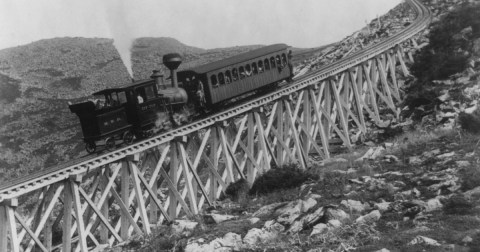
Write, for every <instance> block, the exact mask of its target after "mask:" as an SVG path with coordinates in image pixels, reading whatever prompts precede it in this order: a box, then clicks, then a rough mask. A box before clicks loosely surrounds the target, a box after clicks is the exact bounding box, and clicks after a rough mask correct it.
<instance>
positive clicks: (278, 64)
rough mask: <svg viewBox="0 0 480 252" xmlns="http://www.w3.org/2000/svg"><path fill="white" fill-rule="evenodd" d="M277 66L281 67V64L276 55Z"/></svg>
mask: <svg viewBox="0 0 480 252" xmlns="http://www.w3.org/2000/svg"><path fill="white" fill-rule="evenodd" d="M276 59H277V66H278V67H280V66H281V65H282V62H281V61H280V56H278V55H277V57H276Z"/></svg>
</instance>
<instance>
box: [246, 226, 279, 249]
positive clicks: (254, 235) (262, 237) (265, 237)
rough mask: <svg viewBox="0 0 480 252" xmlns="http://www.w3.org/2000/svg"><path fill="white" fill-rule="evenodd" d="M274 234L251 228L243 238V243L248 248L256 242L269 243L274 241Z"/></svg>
mask: <svg viewBox="0 0 480 252" xmlns="http://www.w3.org/2000/svg"><path fill="white" fill-rule="evenodd" d="M275 237H276V234H275V233H274V232H269V231H266V230H263V229H258V228H252V229H250V230H249V231H248V233H247V234H246V235H245V237H243V243H245V244H246V245H250V246H255V244H256V243H258V242H269V241H271V240H273V239H275Z"/></svg>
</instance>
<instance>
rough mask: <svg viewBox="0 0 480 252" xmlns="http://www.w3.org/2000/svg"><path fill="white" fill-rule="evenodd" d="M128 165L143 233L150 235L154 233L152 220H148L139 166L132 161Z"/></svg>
mask: <svg viewBox="0 0 480 252" xmlns="http://www.w3.org/2000/svg"><path fill="white" fill-rule="evenodd" d="M128 164H129V165H128V166H129V167H130V174H131V176H132V180H133V189H134V190H135V196H136V199H137V208H138V211H139V213H140V218H142V221H143V231H144V232H145V234H147V235H149V234H151V232H152V231H151V229H150V220H149V219H148V215H147V209H146V205H145V200H144V199H143V191H142V189H141V188H140V180H139V178H138V168H137V165H136V164H135V163H134V162H132V161H128Z"/></svg>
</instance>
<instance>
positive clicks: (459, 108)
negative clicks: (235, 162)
mask: <svg viewBox="0 0 480 252" xmlns="http://www.w3.org/2000/svg"><path fill="white" fill-rule="evenodd" d="M425 4H426V5H427V6H428V7H429V8H430V9H431V10H432V12H433V13H434V19H433V20H434V22H433V23H432V26H431V27H430V28H429V29H427V30H426V31H425V32H424V33H423V34H422V37H420V38H419V40H418V41H419V42H420V43H419V44H421V46H418V47H417V49H420V47H421V50H417V53H416V54H415V56H414V59H415V62H417V63H416V64H414V65H412V66H411V70H412V73H414V76H412V77H409V78H408V79H406V80H403V81H405V83H406V84H407V87H406V88H407V91H408V92H407V96H406V99H405V102H404V104H402V105H403V112H402V115H403V117H404V118H405V121H404V122H402V123H397V124H394V125H389V126H387V127H385V125H374V124H371V127H370V129H369V131H368V134H366V135H365V141H364V142H357V146H356V148H355V150H354V152H353V153H337V155H335V157H333V158H331V159H327V160H316V159H315V158H314V157H312V159H311V160H310V161H311V166H310V167H309V169H308V170H307V171H301V170H299V169H296V168H295V166H294V165H290V166H286V167H280V168H278V169H272V170H270V171H269V172H267V173H265V174H263V175H262V176H260V177H259V178H258V179H257V181H256V182H255V183H254V184H253V185H252V186H251V187H250V185H248V184H247V183H246V182H245V181H239V182H237V183H235V184H233V185H231V186H229V188H228V189H227V190H226V194H225V197H224V198H223V200H221V201H217V202H216V205H215V207H210V208H206V209H203V212H202V214H201V215H200V216H198V218H196V219H194V220H187V219H180V220H176V221H175V222H174V223H173V224H172V225H170V226H160V227H159V228H158V229H157V230H156V231H155V234H154V235H153V236H150V237H137V238H135V239H132V240H131V241H130V242H129V243H127V244H123V245H122V246H119V247H117V248H113V249H111V251H121V250H122V249H134V250H137V251H190V252H193V251H196V252H200V251H308V252H323V251H376V252H389V251H432V252H433V251H462V252H463V251H465V252H467V251H472V252H473V251H480V228H479V226H480V159H479V156H480V145H479V143H480V109H478V103H479V102H480V78H479V76H480V46H479V45H480V20H479V19H478V18H474V17H478V16H479V14H480V4H474V3H473V4H472V3H469V1H461V0H456V1H446V0H445V1H443V0H435V1H425ZM383 22H385V23H395V22H396V21H395V20H394V19H389V20H385V19H384V20H383ZM379 27H380V26H379ZM351 38H353V36H350V37H348V38H347V41H350V43H357V42H355V40H354V39H353V40H352V39H351ZM341 44H342V43H339V44H337V45H336V46H335V47H334V48H335V49H332V50H333V52H335V51H336V52H339V54H338V55H339V57H340V58H341V57H343V56H342V55H341V54H340V52H342V51H343V52H344V53H345V52H346V53H348V51H345V50H342V47H339V45H341ZM350 45H351V44H350ZM439 48H442V50H439ZM316 53H318V52H316ZM325 55H327V54H325V53H321V54H317V55H316V56H317V58H315V57H312V58H311V59H309V60H307V61H305V62H304V64H305V67H308V68H311V67H313V68H314V67H315V65H316V64H318V63H320V64H321V62H322V61H324V60H328V58H327V57H325ZM438 59H443V60H444V61H441V62H439V61H438ZM452 61H454V62H455V63H456V64H453V65H452V64H450V62H452ZM420 63H421V64H420ZM447 71H449V72H448V74H446V73H447ZM249 188H250V189H249Z"/></svg>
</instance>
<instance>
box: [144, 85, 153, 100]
mask: <svg viewBox="0 0 480 252" xmlns="http://www.w3.org/2000/svg"><path fill="white" fill-rule="evenodd" d="M145 95H146V98H147V99H146V100H147V101H148V100H151V99H153V98H155V92H154V91H153V86H146V87H145Z"/></svg>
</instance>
